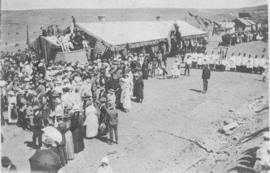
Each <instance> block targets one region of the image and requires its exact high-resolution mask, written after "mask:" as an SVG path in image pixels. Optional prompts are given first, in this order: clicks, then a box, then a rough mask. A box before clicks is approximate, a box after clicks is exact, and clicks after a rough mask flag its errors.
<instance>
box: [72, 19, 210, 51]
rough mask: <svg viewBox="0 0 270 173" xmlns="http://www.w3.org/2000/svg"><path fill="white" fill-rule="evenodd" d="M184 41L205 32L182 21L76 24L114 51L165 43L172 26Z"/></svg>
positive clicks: (202, 34)
mask: <svg viewBox="0 0 270 173" xmlns="http://www.w3.org/2000/svg"><path fill="white" fill-rule="evenodd" d="M175 23H176V24H177V25H178V26H179V30H180V32H181V34H182V37H183V38H184V39H189V38H196V37H202V36H206V35H207V34H206V32H204V31H202V30H200V29H198V28H196V27H194V26H192V25H189V24H188V23H186V22H184V21H135V22H134V21H125V22H122V21H121V22H97V23H77V26H78V27H79V28H80V30H82V31H84V32H85V33H86V34H88V35H90V36H92V37H95V38H96V39H98V40H102V41H103V42H105V44H107V45H110V46H111V47H112V48H113V49H114V50H120V49H123V48H124V47H125V46H126V44H129V47H130V48H135V47H141V46H147V45H154V44H157V43H159V42H161V41H167V39H168V37H169V33H170V31H171V30H172V28H173V25H174V24H175Z"/></svg>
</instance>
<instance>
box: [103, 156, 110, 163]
mask: <svg viewBox="0 0 270 173" xmlns="http://www.w3.org/2000/svg"><path fill="white" fill-rule="evenodd" d="M101 163H105V164H107V165H109V163H110V161H109V158H108V157H106V156H105V157H103V158H102V159H101Z"/></svg>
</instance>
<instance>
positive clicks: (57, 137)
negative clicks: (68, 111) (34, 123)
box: [42, 126, 62, 144]
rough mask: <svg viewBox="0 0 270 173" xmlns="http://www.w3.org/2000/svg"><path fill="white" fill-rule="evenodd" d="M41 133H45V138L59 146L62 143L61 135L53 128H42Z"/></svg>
mask: <svg viewBox="0 0 270 173" xmlns="http://www.w3.org/2000/svg"><path fill="white" fill-rule="evenodd" d="M42 131H43V132H44V133H45V135H46V136H47V137H49V138H51V139H52V140H54V141H56V142H58V143H59V144H60V143H61V142H62V135H61V133H60V132H59V131H58V130H57V129H56V128H55V127H52V126H48V127H45V128H43V129H42Z"/></svg>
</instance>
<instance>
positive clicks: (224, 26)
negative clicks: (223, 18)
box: [219, 22, 235, 28]
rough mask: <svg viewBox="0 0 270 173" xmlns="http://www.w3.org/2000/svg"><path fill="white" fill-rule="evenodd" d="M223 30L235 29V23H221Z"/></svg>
mask: <svg viewBox="0 0 270 173" xmlns="http://www.w3.org/2000/svg"><path fill="white" fill-rule="evenodd" d="M219 24H220V25H221V27H222V28H234V25H235V24H234V22H219Z"/></svg>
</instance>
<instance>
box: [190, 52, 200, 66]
mask: <svg viewBox="0 0 270 173" xmlns="http://www.w3.org/2000/svg"><path fill="white" fill-rule="evenodd" d="M197 62H198V55H197V53H196V52H194V53H192V55H191V67H192V68H197Z"/></svg>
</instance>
